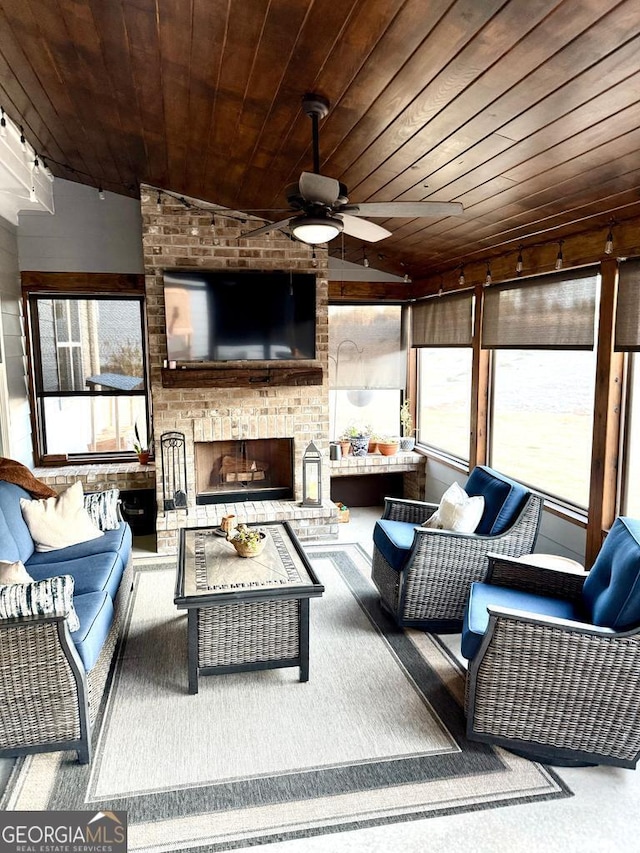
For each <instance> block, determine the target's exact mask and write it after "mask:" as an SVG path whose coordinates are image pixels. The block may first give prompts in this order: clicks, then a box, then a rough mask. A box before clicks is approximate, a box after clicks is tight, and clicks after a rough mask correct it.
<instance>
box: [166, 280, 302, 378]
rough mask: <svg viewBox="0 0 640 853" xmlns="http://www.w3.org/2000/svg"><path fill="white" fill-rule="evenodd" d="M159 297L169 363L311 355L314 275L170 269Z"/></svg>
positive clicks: (273, 358) (267, 359)
mask: <svg viewBox="0 0 640 853" xmlns="http://www.w3.org/2000/svg"><path fill="white" fill-rule="evenodd" d="M164 297H165V311H166V319H167V357H168V359H169V361H176V362H183V363H184V362H212V361H245V360H246V361H273V360H276V361H278V360H281V359H284V360H289V359H310V358H311V359H312V358H315V355H316V277H315V275H310V274H307V273H289V272H236V271H229V272H227V271H224V272H223V271H208V270H207V271H200V270H197V271H193V272H191V271H189V272H182V271H173V270H172V271H167V272H165V273H164Z"/></svg>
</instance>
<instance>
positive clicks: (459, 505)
mask: <svg viewBox="0 0 640 853" xmlns="http://www.w3.org/2000/svg"><path fill="white" fill-rule="evenodd" d="M483 512H484V498H483V497H482V495H478V496H477V497H474V498H470V497H469V495H468V494H467V493H466V492H465V490H464V489H463V488H462V486H459V485H458V484H457V483H453V485H451V486H449V488H448V489H447V491H446V492H445V493H444V495H443V496H442V499H441V501H440V506H439V507H438V509H437V510H436V511H435V512H434V514H433V515H432V516H431V518H428V519H427V520H426V521H425V522H424V523H423V525H422V526H423V527H430V528H435V529H437V530H454V531H455V532H456V533H473V532H474V530H475V529H476V527H477V526H478V525H479V524H480V519H481V518H482V513H483Z"/></svg>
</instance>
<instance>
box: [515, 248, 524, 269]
mask: <svg viewBox="0 0 640 853" xmlns="http://www.w3.org/2000/svg"><path fill="white" fill-rule="evenodd" d="M523 269H524V261H523V259H522V246H520V248H519V249H518V260H517V261H516V275H521V274H522V270H523Z"/></svg>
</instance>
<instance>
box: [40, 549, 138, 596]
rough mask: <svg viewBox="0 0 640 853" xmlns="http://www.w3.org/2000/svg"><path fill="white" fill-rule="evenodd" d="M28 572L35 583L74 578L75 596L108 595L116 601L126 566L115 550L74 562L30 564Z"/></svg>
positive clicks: (80, 558)
mask: <svg viewBox="0 0 640 853" xmlns="http://www.w3.org/2000/svg"><path fill="white" fill-rule="evenodd" d="M65 550H66V549H65ZM27 570H28V571H29V573H30V574H31V576H32V577H33V579H34V580H42V579H43V578H49V577H53V576H54V575H63V574H64V575H71V577H72V578H73V579H74V581H75V592H76V595H83V594H84V593H86V592H107V593H108V594H109V595H110V596H111V598H112V599H115V597H116V594H117V592H118V586H119V585H120V580H121V579H122V575H123V572H124V565H123V563H122V560H121V559H120V556H119V555H118V553H117V552H116V551H107V552H106V553H105V554H91V555H89V556H85V557H79V558H77V559H75V560H55V561H54V560H50V561H49V562H46V563H40V564H39V565H34V564H32V563H29V564H28V565H27Z"/></svg>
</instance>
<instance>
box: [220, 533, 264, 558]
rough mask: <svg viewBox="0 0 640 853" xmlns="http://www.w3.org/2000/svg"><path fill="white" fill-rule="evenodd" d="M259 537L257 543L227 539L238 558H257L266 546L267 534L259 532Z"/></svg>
mask: <svg viewBox="0 0 640 853" xmlns="http://www.w3.org/2000/svg"><path fill="white" fill-rule="evenodd" d="M259 536H260V539H259V540H258V541H257V542H243V541H242V540H241V539H229V542H231V544H232V545H233V547H234V548H235V549H236V553H237V555H238V556H239V557H257V556H258V555H259V554H261V553H262V552H263V550H264V546H265V545H266V544H267V534H266V533H262V531H261V532H260V533H259Z"/></svg>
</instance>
